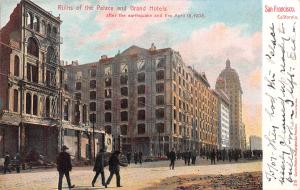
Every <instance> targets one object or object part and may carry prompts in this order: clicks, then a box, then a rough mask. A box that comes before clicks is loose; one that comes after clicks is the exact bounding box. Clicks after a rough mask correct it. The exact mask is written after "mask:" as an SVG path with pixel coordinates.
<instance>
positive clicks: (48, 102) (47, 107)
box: [46, 97, 50, 117]
mask: <svg viewBox="0 0 300 190" xmlns="http://www.w3.org/2000/svg"><path fill="white" fill-rule="evenodd" d="M49 116H50V98H49V97H47V98H46V117H49Z"/></svg>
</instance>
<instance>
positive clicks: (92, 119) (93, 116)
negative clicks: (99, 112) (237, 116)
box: [90, 113, 96, 160]
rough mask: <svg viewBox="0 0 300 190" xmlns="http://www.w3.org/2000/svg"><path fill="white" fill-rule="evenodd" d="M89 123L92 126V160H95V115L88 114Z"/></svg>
mask: <svg viewBox="0 0 300 190" xmlns="http://www.w3.org/2000/svg"><path fill="white" fill-rule="evenodd" d="M90 122H91V123H92V124H93V158H94V160H95V157H96V154H95V151H96V148H95V122H96V114H95V113H92V114H90Z"/></svg>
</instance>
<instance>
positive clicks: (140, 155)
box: [139, 151, 143, 164]
mask: <svg viewBox="0 0 300 190" xmlns="http://www.w3.org/2000/svg"><path fill="white" fill-rule="evenodd" d="M139 162H140V164H142V162H143V153H142V152H141V151H140V152H139Z"/></svg>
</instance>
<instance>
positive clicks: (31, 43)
mask: <svg viewBox="0 0 300 190" xmlns="http://www.w3.org/2000/svg"><path fill="white" fill-rule="evenodd" d="M27 53H28V54H30V55H33V56H35V57H39V46H38V43H37V41H36V40H35V39H34V38H29V39H28V45H27Z"/></svg>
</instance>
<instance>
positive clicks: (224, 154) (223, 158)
mask: <svg viewBox="0 0 300 190" xmlns="http://www.w3.org/2000/svg"><path fill="white" fill-rule="evenodd" d="M225 157H226V150H225V148H223V150H222V160H223V162H224V161H225Z"/></svg>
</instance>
